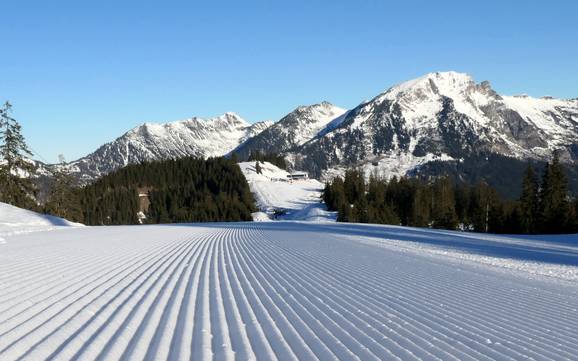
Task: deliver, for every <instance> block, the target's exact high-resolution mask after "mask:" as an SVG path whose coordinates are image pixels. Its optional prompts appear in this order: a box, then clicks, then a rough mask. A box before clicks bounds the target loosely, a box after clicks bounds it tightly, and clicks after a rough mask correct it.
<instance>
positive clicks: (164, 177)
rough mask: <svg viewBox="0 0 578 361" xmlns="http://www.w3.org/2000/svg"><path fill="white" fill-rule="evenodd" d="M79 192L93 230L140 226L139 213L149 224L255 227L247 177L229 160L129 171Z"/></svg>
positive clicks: (132, 167)
mask: <svg viewBox="0 0 578 361" xmlns="http://www.w3.org/2000/svg"><path fill="white" fill-rule="evenodd" d="M79 192H80V193H79V196H78V202H79V205H80V209H81V213H82V222H84V223H85V224H90V225H104V224H135V223H139V218H138V213H139V210H144V213H145V214H146V218H144V219H141V221H142V222H144V223H171V222H209V221H249V220H251V212H252V211H253V210H254V204H253V198H252V195H251V192H250V190H249V186H248V185H247V182H246V180H245V177H244V176H243V174H242V173H241V171H240V169H239V167H238V166H237V165H236V164H235V163H233V162H232V161H230V160H227V159H223V158H209V159H207V160H202V159H195V158H181V159H177V160H168V161H159V162H146V163H142V164H137V165H129V166H127V167H125V168H123V169H121V170H119V171H117V172H114V173H111V174H109V175H107V176H104V177H102V178H101V179H99V180H98V181H97V182H95V183H94V184H91V185H89V186H86V187H84V188H82V189H81V190H80V191H79ZM139 194H140V197H139ZM143 198H144V202H143Z"/></svg>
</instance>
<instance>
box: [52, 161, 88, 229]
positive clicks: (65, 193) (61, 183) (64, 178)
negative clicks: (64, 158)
mask: <svg viewBox="0 0 578 361" xmlns="http://www.w3.org/2000/svg"><path fill="white" fill-rule="evenodd" d="M53 178H54V180H53V183H52V186H51V187H50V192H49V194H48V200H47V202H46V204H45V206H44V210H45V212H46V213H49V214H52V215H55V216H58V217H62V218H65V219H68V220H71V221H75V222H83V217H82V207H81V204H80V194H79V191H78V190H77V188H76V187H75V180H74V178H73V177H72V176H71V175H70V174H68V173H67V172H66V170H65V169H57V170H55V171H54V172H53Z"/></svg>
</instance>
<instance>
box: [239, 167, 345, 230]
mask: <svg viewBox="0 0 578 361" xmlns="http://www.w3.org/2000/svg"><path fill="white" fill-rule="evenodd" d="M255 164H256V163H255V162H242V163H239V167H240V168H241V171H242V172H243V174H244V175H245V178H246V179H247V182H248V183H249V187H250V188H251V192H252V193H253V196H254V197H255V201H256V203H257V207H258V208H259V210H260V212H261V213H260V214H259V215H257V217H258V219H259V220H262V217H263V214H266V215H268V217H269V218H270V219H271V218H276V219H283V220H308V221H334V220H335V218H336V214H335V212H329V211H327V210H326V208H325V205H324V204H322V203H321V192H322V191H323V188H324V184H323V183H321V182H319V181H318V180H316V179H305V180H294V181H288V180H287V176H288V175H289V172H287V171H285V170H283V169H280V168H278V167H276V166H275V165H273V164H271V163H269V162H260V165H261V171H262V174H257V173H256V171H255ZM275 213H277V214H275Z"/></svg>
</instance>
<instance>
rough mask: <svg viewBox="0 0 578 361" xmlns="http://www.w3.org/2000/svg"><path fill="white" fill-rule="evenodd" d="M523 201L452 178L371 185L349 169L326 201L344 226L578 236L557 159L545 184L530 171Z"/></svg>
mask: <svg viewBox="0 0 578 361" xmlns="http://www.w3.org/2000/svg"><path fill="white" fill-rule="evenodd" d="M521 188H522V192H521V194H522V195H521V196H520V198H519V199H517V200H509V199H506V198H504V197H502V196H501V195H500V194H499V193H498V192H497V191H496V190H495V189H494V188H492V187H490V186H488V185H487V184H486V183H484V182H479V183H477V184H475V185H467V184H461V183H457V182H454V181H452V180H451V179H450V178H449V177H447V176H446V177H438V178H435V179H433V180H430V181H426V180H422V179H416V178H406V177H401V178H397V177H393V178H391V179H390V180H386V179H382V178H380V177H379V176H377V175H375V174H373V175H371V176H370V177H369V180H368V181H366V180H365V177H364V174H363V173H362V172H361V171H359V170H348V171H347V172H346V173H345V176H344V177H343V178H341V177H337V178H334V179H333V180H332V181H330V182H328V183H327V184H326V185H325V189H324V192H323V200H324V201H325V203H326V204H327V208H328V209H329V210H331V211H337V213H338V216H337V220H338V221H340V222H359V223H381V224H394V225H403V226H414V227H432V228H441V229H461V230H468V231H475V232H490V233H525V234H536V233H571V232H578V217H577V214H578V200H576V199H574V200H572V199H571V198H570V196H569V194H568V191H567V179H566V175H565V171H564V168H563V166H562V165H561V164H560V161H559V159H558V156H557V154H555V155H554V157H553V159H552V161H551V162H550V163H548V164H547V165H546V167H545V170H544V172H543V174H542V177H541V180H539V179H538V176H537V174H536V172H535V171H534V169H533V168H532V167H531V166H528V168H527V170H526V173H525V176H524V179H523V181H522V184H521Z"/></svg>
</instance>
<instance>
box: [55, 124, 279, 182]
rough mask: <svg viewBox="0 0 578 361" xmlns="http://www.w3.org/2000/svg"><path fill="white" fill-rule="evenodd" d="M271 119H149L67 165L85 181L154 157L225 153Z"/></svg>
mask: <svg viewBox="0 0 578 361" xmlns="http://www.w3.org/2000/svg"><path fill="white" fill-rule="evenodd" d="M270 125H271V122H260V123H255V124H249V123H247V122H246V121H245V120H243V119H242V118H241V117H240V116H238V115H237V114H235V113H225V114H224V115H222V116H220V117H217V118H211V119H201V118H192V119H187V120H183V121H177V122H172V123H165V124H154V123H145V124H143V125H141V126H139V127H136V128H134V129H131V130H130V131H128V132H126V133H125V134H124V135H122V136H121V137H119V138H117V139H115V140H114V141H112V142H110V143H107V144H105V145H103V146H101V147H100V148H98V149H97V150H96V151H95V152H93V153H91V154H89V155H87V156H86V157H84V158H81V159H78V160H76V161H74V162H71V163H68V164H66V165H64V166H59V167H64V168H65V169H66V170H68V171H69V172H70V173H71V174H73V175H77V176H78V177H79V179H80V180H81V181H82V182H90V181H91V180H93V179H95V178H97V177H99V176H101V175H103V174H106V173H109V172H112V171H114V170H116V169H119V168H121V167H124V166H126V165H128V164H133V163H139V162H143V161H150V160H160V159H170V158H180V157H186V156H193V157H203V158H207V157H216V156H223V155H225V154H227V153H229V152H230V151H232V150H233V149H234V148H235V147H237V146H238V145H239V144H241V143H243V142H245V141H246V140H247V139H250V138H252V137H254V136H256V135H257V134H259V133H260V132H262V131H263V130H265V129H266V128H267V127H269V126H270Z"/></svg>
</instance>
